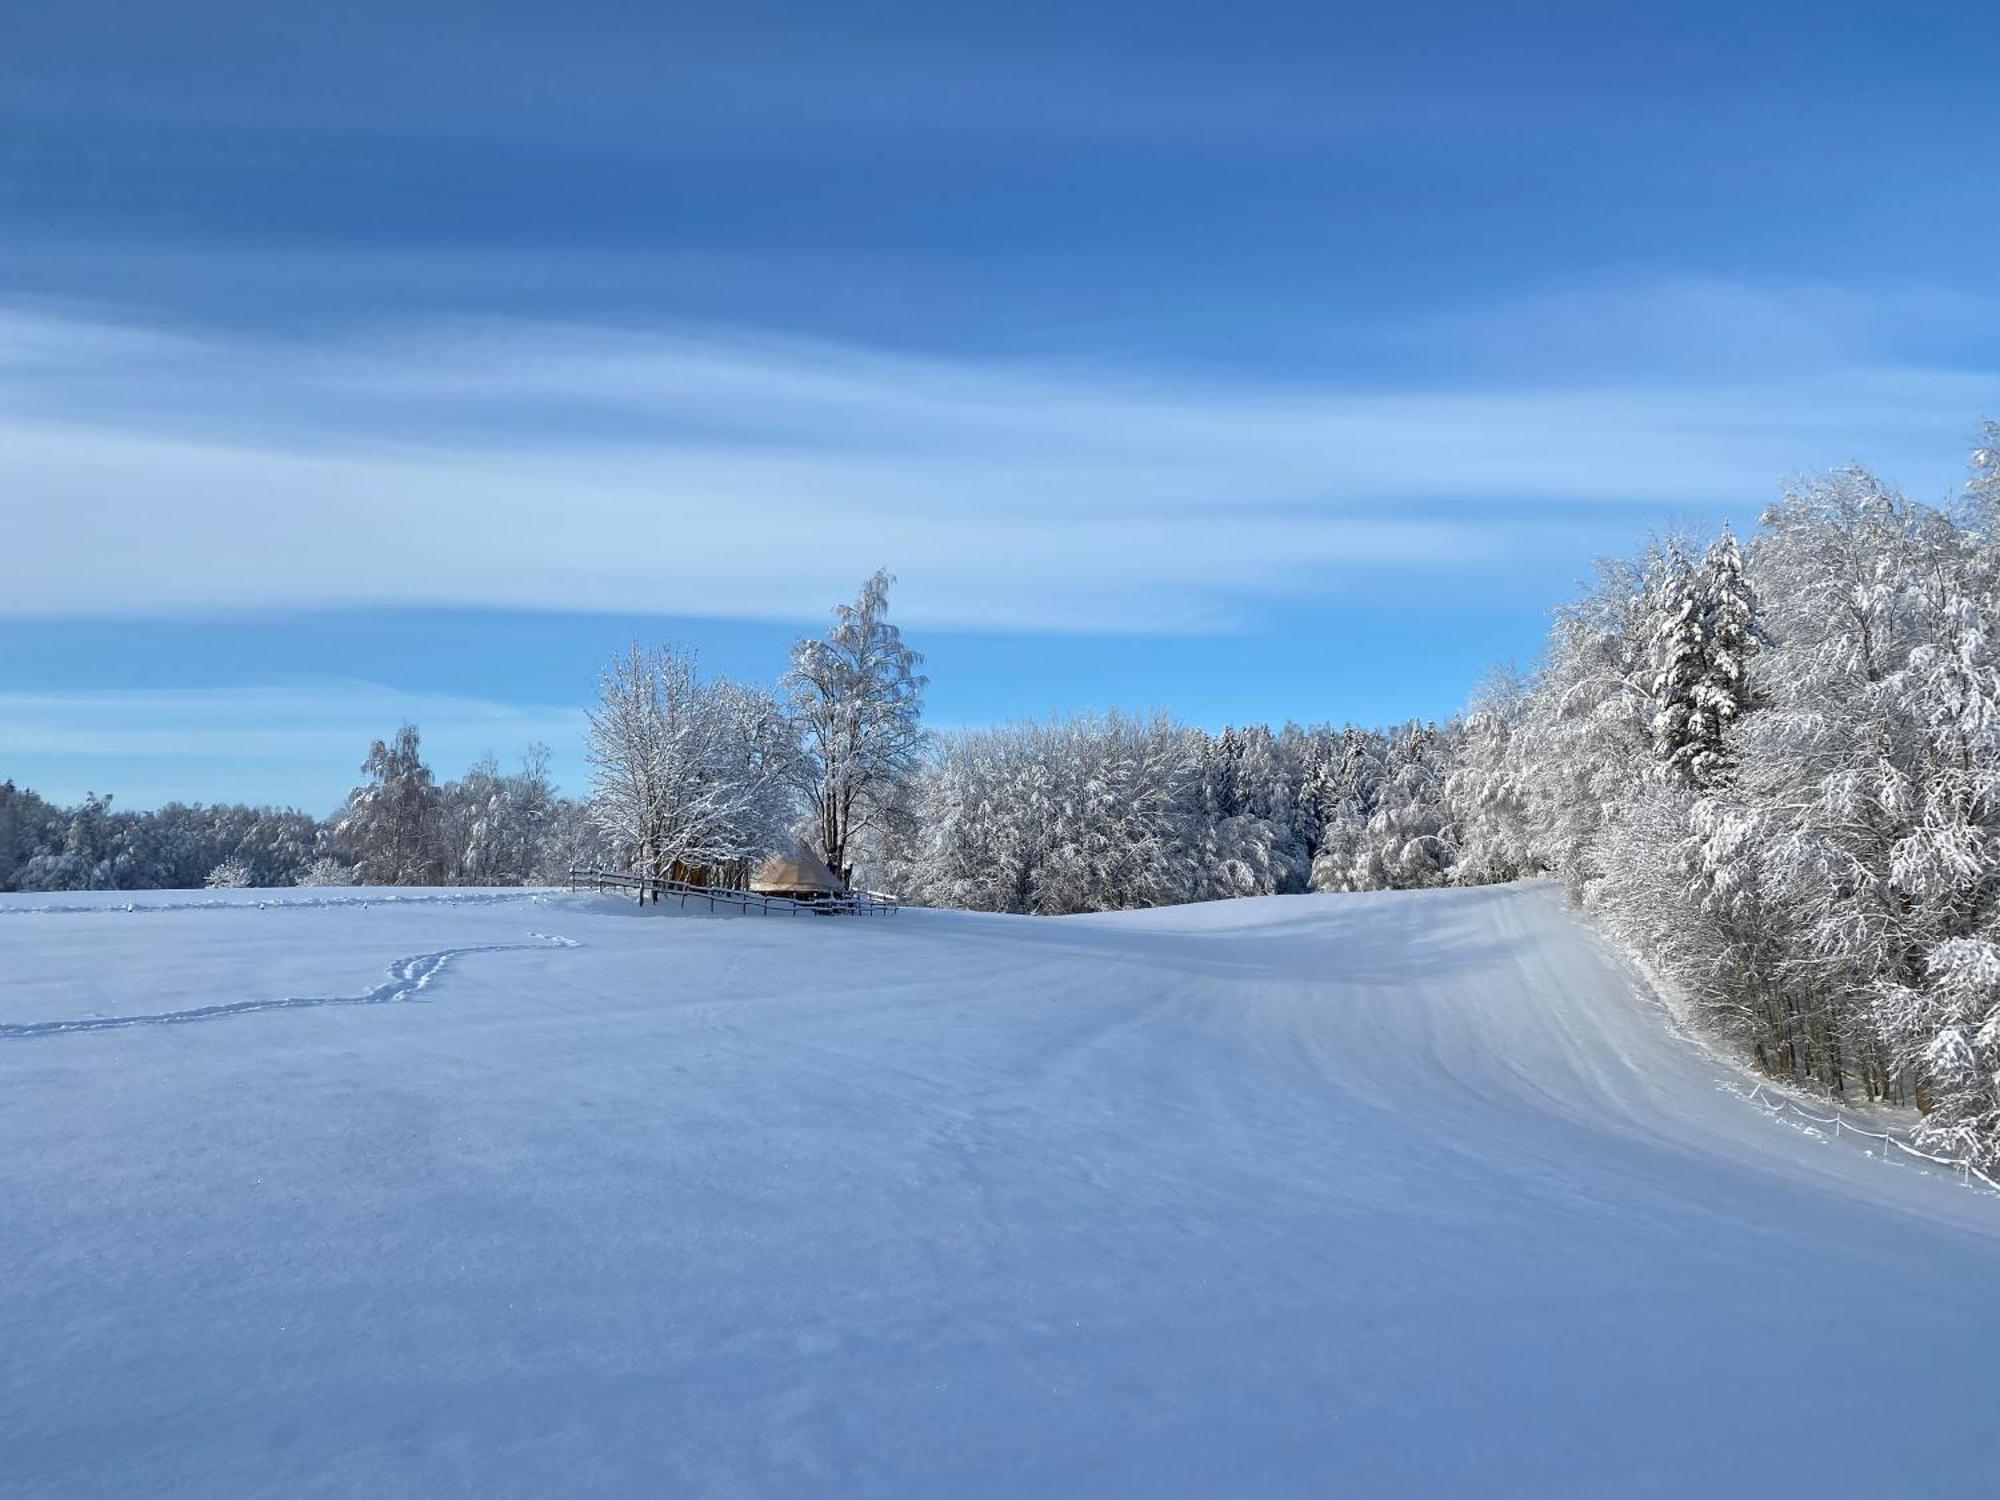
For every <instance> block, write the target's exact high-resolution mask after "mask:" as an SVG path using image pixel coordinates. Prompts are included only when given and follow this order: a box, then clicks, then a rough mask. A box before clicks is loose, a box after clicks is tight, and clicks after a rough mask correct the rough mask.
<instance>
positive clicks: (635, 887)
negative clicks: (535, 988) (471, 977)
mask: <svg viewBox="0 0 2000 1500" xmlns="http://www.w3.org/2000/svg"><path fill="white" fill-rule="evenodd" d="M569 888H570V889H571V890H573V891H574V890H586V889H587V890H593V891H607V890H615V891H633V892H636V893H637V894H638V897H639V900H640V901H642V902H643V901H645V900H646V899H647V898H648V897H650V898H651V899H652V900H653V902H654V903H655V904H658V903H659V902H661V901H663V900H666V901H677V902H678V903H679V904H680V906H681V907H682V909H683V910H685V909H686V907H687V905H688V903H689V902H694V903H695V904H696V905H697V906H699V905H700V904H701V903H702V902H704V901H705V902H707V903H708V909H709V910H710V911H721V910H723V909H724V908H725V907H727V908H730V909H733V910H736V911H746V912H756V913H757V914H758V915H759V916H770V915H772V914H774V913H775V914H776V915H779V916H792V917H796V916H801V915H805V916H814V917H840V916H850V917H885V916H894V915H895V914H896V912H897V911H898V910H899V909H900V908H901V907H902V904H903V903H902V901H901V900H900V899H899V898H898V897H895V896H891V895H889V894H887V893H886V892H884V891H841V892H838V893H837V894H831V895H827V896H824V897H821V898H818V899H816V900H809V901H808V900H800V899H798V898H797V897H793V896H772V895H766V894H764V893H763V892H761V891H735V890H729V889H726V888H724V887H721V886H712V885H695V884H693V883H691V882H689V881H686V880H663V879H655V878H654V877H652V876H650V875H631V874H627V873H626V872H624V871H622V870H571V871H570V872H569Z"/></svg>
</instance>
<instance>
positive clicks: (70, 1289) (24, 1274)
mask: <svg viewBox="0 0 2000 1500" xmlns="http://www.w3.org/2000/svg"><path fill="white" fill-rule="evenodd" d="M128 902H131V903H133V904H134V907H135V909H133V910H127V909H126V904H127V903H128ZM35 907H41V908H49V907H61V908H69V909H63V910H48V909H43V910H31V908H35ZM570 945H573V946H570ZM273 1002H285V1003H273ZM187 1012H205V1013H206V1015H205V1018H202V1019H198V1020H191V1021H188V1022H187V1023H186V1024H166V1023H171V1022H173V1021H174V1020H175V1018H176V1017H177V1016H182V1015H184V1014H185V1013H187ZM79 1023H81V1024H79ZM1737 1081H1738V1080H1736V1079H1735V1076H1734V1075H1733V1074H1731V1073H1730V1071H1729V1070H1728V1069H1727V1068H1726V1067H1725V1066H1723V1065H1722V1064H1720V1063H1718V1062H1717V1061H1715V1060H1714V1059H1712V1058H1710V1057H1708V1056H1706V1055H1705V1054H1703V1053H1702V1052H1701V1051H1699V1050H1698V1049H1696V1048H1694V1047H1692V1046H1691V1045H1690V1044H1688V1043H1687V1042H1685V1041H1684V1040H1682V1039H1680V1038H1679V1037H1677V1036H1676V1035H1675V1034H1674V1033H1673V1032H1672V1030H1671V1029H1670V1028H1669V1027H1668V1025H1667V1024H1666V1021H1665V1019H1664V1017H1663V1016H1662V1015H1661V1013H1660V1012H1659V1010H1658V1008H1657V1007H1656V1006H1655V1005H1654V1004H1653V1002H1652V1001H1651V1000H1650V999H1648V998H1647V997H1646V996H1645V995H1644V993H1643V992H1642V991H1641V990H1640V989H1639V988H1638V987H1637V986H1636V985H1635V983H1634V980H1633V978H1632V976H1631V975H1630V973H1629V972H1628V971H1627V970H1626V969H1625V968H1624V967H1623V966H1622V965H1621V964H1619V963H1618V962H1616V961H1615V960H1614V959H1613V958H1611V957H1610V956H1609V955H1608V954H1606V953H1605V952H1604V951H1603V950H1602V949H1601V948H1600V946H1599V945H1598V944H1597V943H1596V942H1595V941H1594V940H1593V939H1592V938H1591V936H1590V935H1589V934H1588V933H1587V932H1586V931H1585V930H1584V929H1583V928H1582V927H1580V926H1579V925H1578V924H1577V923H1576V922H1575V921H1574V920H1573V919H1572V918H1571V917H1570V916H1569V915H1568V914H1567V913H1566V912H1565V911H1564V910H1563V908H1562V907H1561V905H1560V903H1559V901H1558V899H1557V898H1556V896H1555V894H1554V893H1553V892H1552V891H1550V890H1548V889H1546V888H1543V887H1538V886H1523V887H1512V888H1503V889H1493V890H1480V891H1466V892H1444V893H1427V894H1413V895H1381V896H1347V897H1289V898H1284V897H1281V898H1272V899H1266V900H1256V901H1242V902H1231V903H1224V904H1217V905H1210V906H1200V907H1185V908H1179V909H1175V910H1168V911H1156V912H1148V913H1138V914H1127V915H1121V916H1111V917H1093V918H1072V919H1063V920H1048V919H1025V918H995V917H978V916H968V915H954V914H944V913H932V912H918V911H912V912H906V913H904V914H902V915H900V916H898V917H896V918H894V919H893V920H887V921H883V920H874V921H860V920H835V921H823V920H818V919H813V918H805V919H781V918H775V917H768V918H759V917H724V918H710V917H707V916H697V915H695V914H692V913H691V914H688V915H686V916H682V915H679V914H676V913H670V912H664V911H662V912H656V911H653V910H650V909H649V910H647V911H645V912H644V913H641V912H640V911H639V910H638V909H636V908H634V907H631V906H627V905H624V904H622V903H619V902H617V901H614V900H612V899H611V898H600V897H591V896H571V895H566V894H559V893H551V894H541V895H523V894H518V893H517V894H509V895H504V896H496V895H494V894H492V893H488V894H486V895H484V896H481V895H478V894H465V893H448V894H447V893H433V896H432V897H431V898H430V899H424V898H423V897H422V896H421V895H419V896H418V897H417V898H415V899H412V898H411V897H409V896H403V897H402V898H400V899H398V898H395V897H390V898H387V899H385V897H384V896H383V894H382V893H380V892H352V891H335V892H326V891H319V892H308V891H301V892H290V893H256V892H230V893H181V894H166V893H159V894H154V895H148V896H124V895H120V896H116V897H64V898H45V897H25V896H20V897H4V898H0V1491H5V1492H6V1493H10V1494H16V1493H17V1494H22V1495H56V1494H61V1495H93V1494H107V1493H132V1494H140V1493H144V1494H179V1495H201V1496H232V1495H244V1494H282V1495H315V1494H342V1495H369V1496H385V1495H419V1494H422V1495H437V1494H468V1495H470V1494H479V1495H493V1494H510V1495H536V1496H544V1495H552V1494H575V1493H631V1494H643V1495H696V1494H700V1495H773V1496H779V1495H783V1496H794V1495H809V1494H829V1495H843V1496H846V1495H857V1496H860V1495H921V1496H976V1495H995V1496H1001V1495H1005V1496H1019V1495H1037V1496H1070V1495H1078V1496H1085V1495H1087V1496H1104V1495H1139V1496H1149V1497H1150V1496H1161V1495H1314V1496H1324V1495H1369V1496H1377V1495H1438V1496H1454V1497H1456V1496H1475V1495H1564V1496H1568V1495H1588V1496H1593V1497H1604V1496H1653V1495H1661V1496H1665V1495H1673V1496H1676V1497H1681V1496H1686V1495H1689V1494H1701V1493H1707V1494H1712V1495H1722V1494H1730V1495H1733V1494H1749V1493H1760V1494H1773V1495H1787V1494H1811V1495H1814V1496H1816V1497H1821V1500H1824V1497H1829V1496H1846V1495H1854V1496H1861V1495H1868V1496H1884V1495H1893V1496H1967V1497H1991V1496H1993V1495H1994V1494H1996V1493H2000V1459H1996V1457H1995V1453H1996V1450H1995V1447H1994V1442H1993V1433H1994V1429H1993V1422H1994V1407H1993V1396H1994V1380H1995V1374H1994V1357H1995V1350H1996V1348H2000V1338H1997V1337H1996V1336H2000V1299H1996V1298H1995V1297H1994V1296H1993V1295H1992V1292H1993V1288H1994V1286H1995V1285H1996V1276H2000V1201H1996V1200H1995V1199H1994V1198H1992V1197H1990V1196H1984V1195H1981V1194H1979V1193H1976V1192H1972V1191H1968V1190H1966V1189H1964V1188H1961V1187H1960V1186H1958V1185H1957V1184H1955V1183H1953V1182H1950V1181H1948V1180H1945V1179H1944V1178H1943V1177H1942V1176H1939V1175H1930V1174H1927V1173H1926V1172H1924V1171H1922V1170H1920V1169H1918V1168H1915V1167H1912V1166H1909V1165H1906V1164H1900V1163H1897V1162H1894V1161H1883V1160H1880V1159H1878V1158H1875V1157H1872V1156H1869V1155H1866V1154H1864V1153H1863V1151H1862V1149H1861V1148H1860V1147H1858V1146H1857V1145H1856V1144H1854V1143H1853V1142H1851V1141H1832V1140H1827V1139H1825V1138H1823V1137H1821V1136H1818V1135H1815V1134H1809V1133H1807V1132H1805V1131H1803V1130H1801V1129H1798V1128H1795V1127H1788V1126H1786V1125H1784V1124H1780V1123H1777V1122H1775V1121H1774V1120H1773V1119H1771V1118H1769V1117H1767V1116H1766V1115H1764V1114H1763V1113H1761V1112H1760V1111H1759V1110H1758V1109H1757V1108H1756V1107H1755V1106H1754V1105H1751V1104H1748V1103H1746V1102H1744V1101H1743V1100H1742V1099H1741V1098H1739V1097H1737V1096H1736V1095H1734V1094H1732V1093H1730V1092H1727V1091H1726V1089H1725V1087H1724V1085H1726V1084H1729V1083H1732V1082H1737Z"/></svg>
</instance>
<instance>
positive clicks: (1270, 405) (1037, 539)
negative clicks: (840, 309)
mask: <svg viewBox="0 0 2000 1500" xmlns="http://www.w3.org/2000/svg"><path fill="white" fill-rule="evenodd" d="M1815 352H1816V353H1818V354H1820V355H1825V353H1826V351H1825V350H1823V349H1822V350H1817V351H1815ZM1996 389H2000V387H1996V382H1995V380H1994V379H1993V377H1992V376H1991V375H1989V374H1987V373H1985V372H1979V371H1955V370H1945V369H1925V368H1915V367H1908V366H1900V367H1899V366H1885V365H1880V364H1875V363H1870V362H1868V361H1866V360H1863V359H1859V358H1855V359H1850V360H1846V361H1841V360H1837V359H1831V358H1821V359H1818V360H1816V361H1815V364H1814V367H1813V368H1812V369H1811V370H1796V369H1788V370H1782V371H1770V372H1766V373H1765V374H1764V375H1763V376H1762V377H1761V378H1759V379H1756V380H1751V381H1745V382H1736V383H1729V382H1724V381H1717V380H1703V381H1697V382H1689V383H1683V384H1678V385H1674V384H1648V383H1645V382H1643V381H1630V382H1626V383H1623V384H1620V383H1617V382H1609V381H1607V382H1600V383H1599V384H1597V385H1595V386H1593V387H1591V388H1588V389H1571V388H1561V387H1556V386H1549V385H1543V386H1541V387H1539V388H1527V389H1504V388H1502V389H1495V388H1485V389H1397V390H1365V389H1354V388H1350V387H1335V386H1307V385H1300V384H1289V385H1280V384H1272V383H1262V384H1258V383H1249V382H1242V381H1224V380H1221V379H1211V380H1205V381H1197V380H1193V379H1188V378H1180V379H1172V380H1167V379H1160V378H1157V377H1155V378H1151V379H1148V378H1142V377H1139V376H1135V375H1132V374H1130V373H1121V372H1115V371H1105V370H1102V369H1080V368H1077V367H1074V366H1066V367H1058V366H1046V365H1044V366H1031V365H1027V364H1022V363H1018V362H1003V361H994V360H984V361H982V360H977V359H973V358H963V359H944V358H936V357H916V356H908V355H892V354H883V353H879V352H869V351H863V350H857V349H852V348H847V347H840V346H830V345H824V344H807V343H800V342H793V341H782V340H772V339H754V338H748V337H742V336H731V335H722V334H714V333H709V334H676V335H665V334H635V333H615V332H607V331H603V330H590V329H580V328H574V327H560V326H550V325H546V324H533V323H521V322H515V323H508V324H488V325H484V326H480V327H467V326H448V327H437V328H431V329H428V330H426V331H425V332H424V333H423V334H422V335H421V336H417V335H404V336H402V337H399V338H395V339H378V340H370V341H353V340H350V341H347V342H342V343H338V344H317V345H310V346H305V345H299V344H290V345H287V344H279V343H272V342H257V341H247V340H226V339H221V338H215V337H203V336H199V335H191V334H186V333H176V332H169V331H159V330H153V329H148V328H144V327H132V328H128V327H125V326H122V325H119V324H116V323H110V322H105V321H96V322H91V321H85V320H78V319H74V318H67V317H63V316H60V315H54V314H48V313H32V312H16V313H13V314H9V315H6V316H4V317H0V408H3V409H4V410H5V412H6V413H7V415H5V416H0V485H4V486H5V492H6V493H8V494H10V495H13V496H17V497H20V498H21V500H22V501H23V502H24V503H23V504H21V505H19V506H18V507H17V508H16V519H15V521H14V523H13V525H12V528H11V539H12V541H13V543H14V546H15V552H16V558H15V561H14V566H12V567H11V568H10V569H9V574H10V577H9V584H8V587H7V589H6V591H5V593H4V594H0V613H5V614H9V615H14V616H17V617H19V616H50V617H75V616H104V615H113V614H144V613H159V612H186V611H201V610H215V609H242V608H282V607H293V606H323V605H340V604H379V605H391V604H401V603H426V604H456V605H491V606H500V607H529V608H547V609H566V608H588V609H605V610H617V611H644V612H662V613H676V614H696V615H715V616H736V617H780V618H786V617H798V616H800V615H802V614H807V613H810V612H811V611H813V610H815V609H817V608H818V607H819V605H820V604H821V603H823V601H824V600H825V599H826V598H828V597H833V596H835V595H837V594H839V593H840V592H842V591H843V590H844V589H845V588H847V587H849V586H851V583H852V580H853V579H854V578H855V577H857V576H859V575H860V574H862V573H864V572H866V571H868V570H869V569H871V568H873V567H875V566H877V565H878V564H880V563H883V562H887V563H889V564H890V565H891V566H893V567H894V568H896V570H897V571H898V572H899V573H900V574H901V575H902V577H903V579H904V582H905V588H904V590H903V592H902V594H901V596H900V597H899V607H900V608H901V609H902V610H903V611H904V612H905V613H906V614H907V615H908V617H909V618H911V619H912V620H916V621H920V622H923V623H928V624H933V625H958V626H966V627H1014V628H1058V629H1092V630H1095V629H1104V630H1142V631H1145V630H1152V631H1173V630H1187V629H1205V628H1215V627H1217V626H1219V625H1221V624H1224V623H1226V622H1227V621H1228V620H1230V619H1231V618H1233V617H1234V616H1235V615H1236V614H1238V613H1239V612H1240V611H1241V610H1242V609H1244V608H1245V607H1246V606H1247V607H1254V605H1255V603H1256V601H1259V600H1269V599H1274V598H1282V597H1302V596H1312V595H1318V594H1324V593H1326V592H1327V591H1329V590H1335V589H1339V588H1341V587H1343V586H1347V585H1349V584H1352V583H1354V582H1355V581H1357V580H1361V579H1366V580H1368V581H1369V582H1370V585H1371V586H1373V587H1379V586H1380V585H1381V582H1382V580H1383V579H1384V578H1385V577H1388V578H1405V579H1408V580H1410V581H1411V583H1412V584H1413V585H1417V586H1430V587H1436V586H1439V585H1440V584H1444V583H1447V582H1448V583H1450V585H1451V586H1453V587H1477V588H1488V589H1490V588H1494V587H1499V586H1501V585H1500V581H1501V580H1502V579H1504V576H1505V575H1506V573H1507V572H1508V571H1509V570H1510V569H1511V568H1513V567H1514V566H1515V565H1516V564H1518V563H1519V562H1520V561H1521V560H1522V559H1523V558H1527V557H1532V556H1534V555H1535V554H1536V553H1537V552H1539V551H1541V550H1544V549H1545V547H1546V545H1547V543H1548V542H1549V540H1550V534H1551V532H1552V531H1553V530H1554V529H1556V528H1557V527H1558V526H1559V525H1560V524H1561V522H1560V519H1559V509H1560V508H1563V507H1575V506H1578V505H1592V504H1596V505H1613V506H1625V507H1633V508H1636V509H1638V510H1639V511H1640V512H1641V514H1642V515H1643V516H1644V518H1645V519H1644V521H1641V522H1638V523H1636V524H1635V530H1636V529H1638V527H1639V526H1642V525H1643V524H1645V523H1646V522H1650V521H1653V520H1657V519H1659V518H1660V517H1661V516H1662V515H1663V514H1664V513H1665V512H1667V511H1674V512H1677V513H1679V514H1683V515H1686V514H1691V513H1699V512H1703V511H1716V510H1720V509H1722V508H1726V507H1733V508H1736V509H1739V510H1740V509H1743V508H1746V507H1750V506H1754V505H1756V504H1758V503H1761V502H1762V501H1763V500H1764V499H1765V498H1768V497H1769V496H1770V495H1771V494H1772V493H1773V490H1774V487H1775V484H1776V482H1777V481H1778V480H1779V479H1780V478H1781V477H1782V476H1783V475H1785V474H1786V473H1788V472H1794V471H1797V470H1799V469H1801V468H1805V467H1811V466H1818V465H1824V464H1828V463H1836V462H1842V461H1847V460H1850V459H1853V458H1857V457H1875V458H1877V459H1878V460H1879V461H1880V462H1881V464H1882V466H1883V467H1884V468H1885V469H1886V470H1888V472H1890V473H1891V475H1892V476H1893V477H1899V478H1903V479H1905V480H1906V481H1908V482H1911V483H1912V484H1913V485H1914V486H1915V487H1917V488H1918V489H1919V492H1924V486H1925V483H1926V482H1927V481H1934V482H1935V483H1936V484H1937V485H1939V486H1940V487H1941V486H1942V485H1943V484H1945V483H1948V482H1949V479H1948V478H1947V477H1946V476H1949V475H1951V474H1952V473H1953V466H1954V464H1955V462H1956V458H1957V450H1958V448H1960V447H1962V446H1963V445H1962V443H1961V442H1960V441H1959V439H1960V438H1961V437H1962V435H1963V434H1965V433H1966V432H1967V431H1968V430H1969V428H1970V426H1971V424H1972V421H1973V419H1974V418H1975V417H1976V416H1977V415H1978V414H1979V411H1980V408H1981V406H1982V405H1984V404H1990V403H1991V402H1992V401H1993V399H1994V396H1995V393H1996ZM1857 435H1858V436H1857ZM1871 440H1872V451H1871V450H1864V449H1862V448H1859V447H1857V446H1856V445H1857V443H1864V442H1870V441H1871ZM1885 450H1886V451H1885ZM1913 455H1920V456H1921V457H1920V461H1919V470H1920V471H1919V472H1918V473H1915V474H1912V473H1908V472H1903V473H1898V470H1897V465H1898V464H1899V463H1901V462H1903V461H1905V460H1906V459H1908V458H1910V457H1911V456H1913ZM1923 465H1928V466H1929V467H1923Z"/></svg>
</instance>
